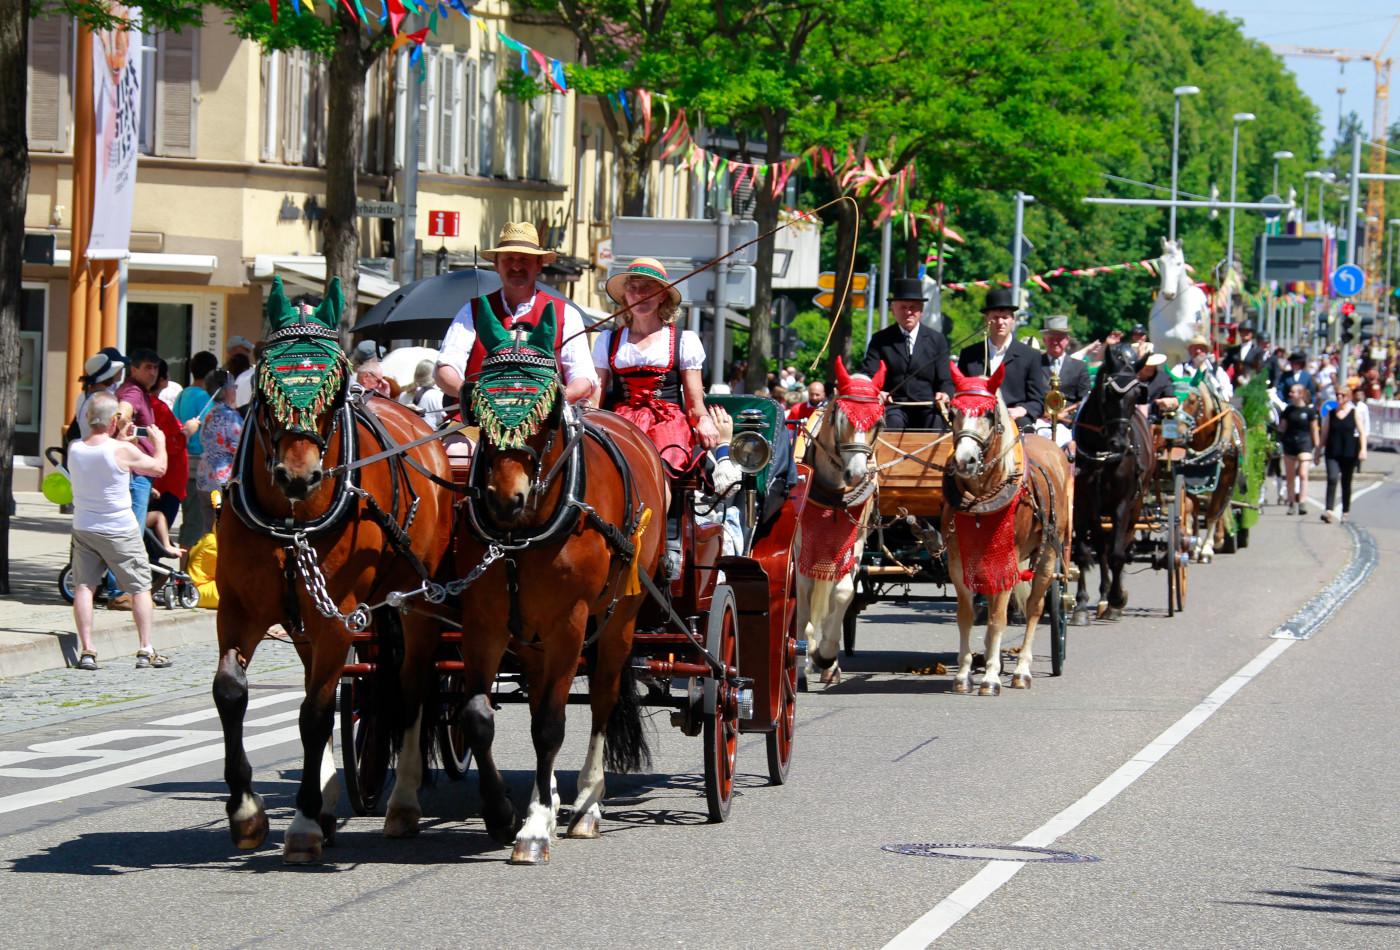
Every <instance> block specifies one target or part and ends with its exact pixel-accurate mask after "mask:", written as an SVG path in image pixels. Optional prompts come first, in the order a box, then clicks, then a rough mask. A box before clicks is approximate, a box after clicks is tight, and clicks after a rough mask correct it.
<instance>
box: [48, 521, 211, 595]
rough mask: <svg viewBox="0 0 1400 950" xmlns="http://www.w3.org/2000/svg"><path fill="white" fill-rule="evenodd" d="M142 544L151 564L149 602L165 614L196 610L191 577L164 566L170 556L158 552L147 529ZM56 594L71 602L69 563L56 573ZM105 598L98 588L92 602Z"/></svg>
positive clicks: (194, 589)
mask: <svg viewBox="0 0 1400 950" xmlns="http://www.w3.org/2000/svg"><path fill="white" fill-rule="evenodd" d="M144 540H145V542H146V557H147V558H148V559H149V560H150V562H151V599H152V600H154V601H155V604H156V606H157V607H164V608H166V609H167V610H174V609H175V608H176V607H184V608H186V609H188V610H192V609H194V608H195V607H198V606H199V588H198V587H196V586H195V583H194V580H193V579H192V578H191V577H190V575H188V574H186V573H185V572H184V571H182V570H180V567H179V564H178V562H177V563H176V565H175V566H174V567H171V566H168V565H167V564H165V559H167V558H169V557H170V555H169V554H166V553H165V551H163V550H161V547H160V543H159V542H158V541H156V536H155V533H154V532H152V531H151V529H150V528H147V529H146V534H145V537H144ZM109 577H110V575H109ZM109 583H110V580H109ZM58 592H59V593H60V594H62V595H63V599H64V600H66V601H68V603H70V604H71V603H72V602H73V562H72V561H69V562H68V563H67V564H65V565H63V570H61V571H59V572H58ZM106 597H107V591H106V590H105V589H101V588H100V589H98V590H97V591H96V598H95V599H97V600H99V601H100V600H104V599H106Z"/></svg>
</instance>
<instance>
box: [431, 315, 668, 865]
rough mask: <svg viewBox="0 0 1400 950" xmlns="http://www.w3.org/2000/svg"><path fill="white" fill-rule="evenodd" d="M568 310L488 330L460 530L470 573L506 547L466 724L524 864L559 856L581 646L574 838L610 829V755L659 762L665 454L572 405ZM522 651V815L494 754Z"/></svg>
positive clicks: (471, 652)
mask: <svg viewBox="0 0 1400 950" xmlns="http://www.w3.org/2000/svg"><path fill="white" fill-rule="evenodd" d="M478 312H479V313H483V312H484V313H486V314H489V313H490V311H489V309H488V308H482V309H480V310H478ZM553 322H554V316H553V313H552V309H547V310H546V313H545V315H544V316H543V318H542V319H541V320H540V322H539V324H538V325H537V326H536V327H535V328H534V330H533V331H531V334H530V339H529V340H522V339H521V337H520V335H519V334H516V336H515V338H514V340H510V339H508V338H506V336H505V331H503V330H501V329H500V326H499V324H498V323H496V322H495V320H494V318H493V317H491V316H487V318H486V320H484V321H483V322H482V324H481V325H479V326H478V330H479V331H480V332H481V334H482V340H483V342H484V343H485V344H486V345H487V351H488V353H489V354H491V355H489V356H488V357H487V358H486V361H485V362H484V364H483V370H482V375H481V379H480V380H479V381H478V383H477V387H476V398H475V399H474V400H473V406H474V408H475V409H476V411H477V413H478V415H480V416H482V422H483V426H482V438H481V444H480V447H479V449H478V453H477V458H476V462H475V464H474V466H473V469H472V486H473V489H474V497H471V498H469V499H468V501H467V503H466V504H464V505H463V517H462V521H461V523H460V524H459V525H458V529H457V542H456V561H457V567H458V570H459V571H461V572H466V571H468V570H471V569H473V568H475V567H477V566H478V565H480V564H482V563H484V562H485V559H486V558H492V557H494V558H496V559H495V560H494V561H493V562H492V563H491V564H490V567H489V568H488V569H487V571H486V573H485V574H483V575H482V576H481V577H480V579H479V581H477V582H476V583H474V584H473V585H472V586H470V587H468V588H467V589H466V590H465V591H464V592H463V595H462V601H461V610H462V626H463V630H464V631H465V633H466V635H465V636H464V637H463V638H462V653H463V659H464V661H465V670H464V676H465V686H466V696H467V705H466V712H465V729H466V733H467V738H468V742H469V743H470V745H471V749H472V754H473V755H474V756H475V758H476V763H477V768H478V770H479V772H480V782H481V798H482V816H483V819H484V820H485V823H486V829H487V831H488V832H489V833H490V834H491V836H492V837H493V838H495V839H496V840H497V841H499V842H500V843H502V844H505V843H508V842H511V841H514V850H513V851H512V853H511V862H512V863H515V864H541V863H545V862H547V861H548V860H549V843H550V838H551V837H552V836H553V834H554V830H555V822H556V817H557V813H558V810H559V805H560V801H559V793H558V788H557V785H556V782H555V779H554V760H555V757H556V755H557V754H558V752H559V747H560V746H561V745H562V744H563V741H564V724H565V710H566V706H567V703H568V697H569V691H570V688H571V686H572V684H573V682H574V677H575V676H576V675H578V672H579V660H580V657H581V656H586V657H587V658H588V660H589V664H588V665H589V669H588V676H589V701H590V705H591V707H592V716H593V719H592V731H591V733H590V736H589V743H588V752H587V755H586V758H585V761H584V766H583V769H582V771H581V772H580V773H579V779H578V794H577V797H576V799H575V801H574V806H573V820H572V822H571V824H570V826H569V829H568V837H571V838H596V837H597V836H598V823H599V820H600V818H601V817H602V811H601V808H600V802H601V801H602V799H603V795H604V789H603V782H604V764H605V763H606V764H607V766H608V767H610V768H614V769H617V770H622V771H626V770H630V769H635V768H637V767H639V766H640V765H641V764H642V763H643V762H644V761H645V760H646V759H647V748H646V739H645V735H644V733H643V731H642V721H641V711H640V702H639V698H638V696H637V691H636V685H635V674H634V672H633V670H632V666H631V652H632V637H633V632H634V630H635V628H636V621H637V611H638V608H640V607H641V605H642V602H643V599H644V598H645V596H646V595H645V594H644V593H643V592H642V588H641V586H640V584H639V583H638V581H639V580H640V577H641V576H642V575H644V576H645V577H647V578H650V577H652V576H653V575H654V574H655V573H656V570H657V567H658V565H659V564H660V561H661V557H662V553H663V549H664V544H665V513H666V509H665V504H666V501H665V499H666V480H665V475H664V474H663V472H662V467H661V459H660V456H659V455H658V454H657V451H656V449H655V447H654V446H653V445H652V444H651V442H650V440H648V439H647V437H646V435H645V433H643V432H642V431H641V430H640V429H638V428H637V427H636V426H634V425H633V424H632V423H630V422H627V421H626V420H624V419H622V418H620V417H618V416H615V415H613V414H611V413H608V412H600V411H590V412H588V413H587V415H586V416H583V415H581V414H580V411H579V410H578V409H576V408H575V407H573V406H570V405H567V404H566V403H565V402H564V400H563V396H562V393H561V392H560V389H559V387H558V384H557V368H556V367H553V355H552V349H553V340H554V326H553ZM532 354H535V355H532ZM543 354H548V356H547V357H545V359H546V360H547V362H548V364H549V365H550V368H549V369H547V370H544V365H543V363H542V362H541V361H540V356H541V355H543ZM539 370H544V371H543V372H540V371H539ZM521 393H525V395H524V396H521V395H520V394H521ZM531 399H533V400H534V405H533V407H532V408H531V409H529V410H528V411H525V412H520V411H515V410H518V409H519V407H520V405H521V403H522V402H525V401H529V400H531ZM503 407H504V408H503ZM512 412H514V414H513V415H512V414H511V413H512ZM507 650H509V651H510V652H511V653H513V654H514V656H515V657H516V659H517V661H518V663H519V665H520V666H521V667H522V669H523V672H524V675H525V681H526V688H527V691H528V694H529V699H530V734H531V737H532V738H533V740H534V746H535V756H536V770H535V795H534V796H532V800H531V802H530V806H529V809H528V814H527V817H526V819H525V821H524V822H523V823H522V822H521V820H520V819H519V818H518V817H517V814H516V810H515V807H514V805H513V804H512V803H511V800H510V796H509V792H508V789H507V788H506V785H505V782H504V780H503V779H502V777H501V773H500V771H499V770H498V768H497V767H496V762H495V759H494V756H493V754H492V751H491V745H492V740H493V739H494V736H495V724H494V715H493V712H492V706H491V688H492V684H493V682H494V681H495V679H496V674H497V671H498V670H499V669H500V666H501V661H502V659H503V657H504V655H505V653H506V652H507Z"/></svg>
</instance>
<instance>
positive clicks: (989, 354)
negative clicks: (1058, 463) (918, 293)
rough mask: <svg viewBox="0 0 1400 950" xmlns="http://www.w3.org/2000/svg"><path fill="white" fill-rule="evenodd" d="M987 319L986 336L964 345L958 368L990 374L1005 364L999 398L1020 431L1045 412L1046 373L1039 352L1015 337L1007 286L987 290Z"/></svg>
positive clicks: (984, 309) (1013, 302)
mask: <svg viewBox="0 0 1400 950" xmlns="http://www.w3.org/2000/svg"><path fill="white" fill-rule="evenodd" d="M982 313H983V314H984V315H985V316H986V319H987V338H986V339H985V340H982V341H980V342H977V343H973V344H970V345H968V346H965V347H963V351H962V353H961V354H959V356H958V368H959V369H960V370H962V372H963V373H965V374H966V375H968V376H990V375H992V374H993V373H995V372H996V371H997V368H998V367H1001V366H1005V367H1006V372H1005V374H1004V375H1003V377H1002V381H1001V398H1002V401H1003V402H1005V403H1006V406H1007V408H1008V409H1010V410H1011V418H1012V419H1015V420H1016V425H1017V426H1019V427H1020V428H1021V430H1022V431H1029V430H1031V429H1032V428H1034V426H1035V420H1037V419H1039V418H1040V414H1041V413H1042V412H1044V411H1045V383H1046V376H1045V373H1044V371H1043V370H1042V369H1041V365H1040V352H1039V351H1038V350H1036V349H1035V348H1034V347H1031V346H1027V345H1026V344H1025V343H1022V342H1021V341H1020V340H1018V339H1016V338H1015V335H1014V332H1015V330H1016V298H1015V296H1014V295H1013V294H1012V292H1011V291H1010V290H1009V289H1006V288H1002V287H996V288H993V289H992V290H990V291H988V293H987V302H986V303H984V304H983V305H982Z"/></svg>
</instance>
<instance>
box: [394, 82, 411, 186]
mask: <svg viewBox="0 0 1400 950" xmlns="http://www.w3.org/2000/svg"><path fill="white" fill-rule="evenodd" d="M407 140H408V57H407V56H400V57H398V58H397V59H396V60H395V64H394V168H403V167H404V164H405V161H404V159H405V158H406V156H407V151H406V149H407V146H406V145H405V144H404V143H405V142H406V141H407Z"/></svg>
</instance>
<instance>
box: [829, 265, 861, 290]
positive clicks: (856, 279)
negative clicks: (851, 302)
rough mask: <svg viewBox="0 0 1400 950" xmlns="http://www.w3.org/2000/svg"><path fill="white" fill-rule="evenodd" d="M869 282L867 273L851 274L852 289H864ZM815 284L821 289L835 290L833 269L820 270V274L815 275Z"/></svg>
mask: <svg viewBox="0 0 1400 950" xmlns="http://www.w3.org/2000/svg"><path fill="white" fill-rule="evenodd" d="M869 283H870V275H869V274H852V275H851V289H852V290H864V289H865V288H866V286H867V285H868V284H869ZM817 286H818V287H820V288H821V289H822V290H835V289H836V272H835V271H830V270H824V271H822V272H821V273H820V274H818V275H817Z"/></svg>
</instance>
